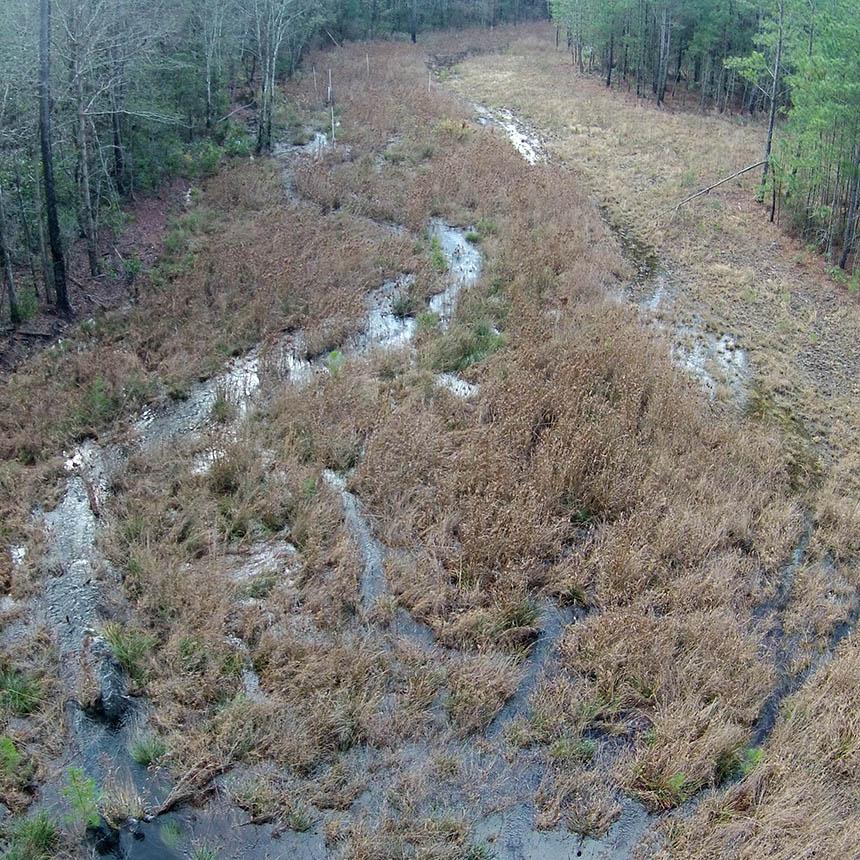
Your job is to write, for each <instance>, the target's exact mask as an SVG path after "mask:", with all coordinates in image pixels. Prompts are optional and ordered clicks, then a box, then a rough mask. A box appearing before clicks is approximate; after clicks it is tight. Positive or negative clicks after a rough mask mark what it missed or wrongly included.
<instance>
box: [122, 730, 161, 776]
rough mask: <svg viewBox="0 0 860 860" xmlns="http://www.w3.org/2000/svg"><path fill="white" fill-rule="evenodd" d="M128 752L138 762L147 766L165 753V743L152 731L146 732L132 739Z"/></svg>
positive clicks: (155, 762)
mask: <svg viewBox="0 0 860 860" xmlns="http://www.w3.org/2000/svg"><path fill="white" fill-rule="evenodd" d="M128 752H129V755H130V756H131V757H132V758H133V759H134V760H135V761H136V762H137V763H138V764H140V765H143V766H144V767H149V765H151V764H157V763H158V762H159V761H160V760H161V759H163V758H164V756H165V755H167V743H166V742H165V740H164V738H162V737H159V736H158V735H157V734H155V733H154V732H147V733H145V734H142V735H139V736H138V737H136V738H134V740H132V742H131V743H130V744H129V747H128Z"/></svg>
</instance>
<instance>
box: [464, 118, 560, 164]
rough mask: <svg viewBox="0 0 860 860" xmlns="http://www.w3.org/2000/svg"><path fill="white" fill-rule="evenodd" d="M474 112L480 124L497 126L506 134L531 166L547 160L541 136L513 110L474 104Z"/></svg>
mask: <svg viewBox="0 0 860 860" xmlns="http://www.w3.org/2000/svg"><path fill="white" fill-rule="evenodd" d="M473 107H474V110H475V113H476V114H477V116H478V122H479V123H481V125H488V126H497V127H498V128H500V129H502V131H504V133H505V134H506V135H507V136H508V140H510V142H511V145H512V146H513V147H514V149H515V150H516V151H517V152H518V153H519V154H520V155H521V156H522V157H523V158H524V159H525V160H526V161H527V162H528V163H529V164H530V165H532V166H534V165H536V164H543V163H545V162H546V161H548V160H549V159H548V156H547V152H546V146H545V144H544V141H543V138H542V137H541V136H540V135H539V134H538V133H537V132H536V131H533V130H531V129H529V128H528V127H527V126H526V125H525V124H524V123H523V122H522V120H520V119H519V118H518V117H517V116H516V115H515V114H514V113H513V112H511V111H509V110H507V108H497V109H495V110H490V108H487V107H484V106H483V105H480V104H475V105H474V106H473Z"/></svg>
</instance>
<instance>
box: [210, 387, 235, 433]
mask: <svg viewBox="0 0 860 860" xmlns="http://www.w3.org/2000/svg"><path fill="white" fill-rule="evenodd" d="M237 411H238V410H237V408H236V404H235V403H234V402H233V400H232V399H231V398H230V396H229V395H228V393H227V391H226V390H224V389H220V388H219V389H218V390H217V391H216V392H215V399H214V400H213V401H212V408H211V409H210V412H209V417H210V418H211V419H212V421H214V422H215V423H216V424H227V423H228V422H229V421H232V420H233V419H234V418H235V417H236V412H237Z"/></svg>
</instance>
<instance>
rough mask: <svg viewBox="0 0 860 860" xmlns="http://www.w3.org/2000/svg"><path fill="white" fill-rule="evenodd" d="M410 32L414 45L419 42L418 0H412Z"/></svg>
mask: <svg viewBox="0 0 860 860" xmlns="http://www.w3.org/2000/svg"><path fill="white" fill-rule="evenodd" d="M409 30H410V33H411V34H412V44H413V45H414V44H415V43H416V42H417V41H418V0H412V14H411V15H410V20H409Z"/></svg>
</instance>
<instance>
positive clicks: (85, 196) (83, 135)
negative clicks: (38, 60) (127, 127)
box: [74, 58, 99, 278]
mask: <svg viewBox="0 0 860 860" xmlns="http://www.w3.org/2000/svg"><path fill="white" fill-rule="evenodd" d="M76 59H77V58H76ZM74 74H75V109H76V113H77V123H76V126H75V137H76V138H77V141H76V143H77V145H78V172H79V176H80V183H81V211H82V214H83V220H84V235H85V236H86V240H87V259H88V260H89V264H90V274H91V275H92V276H93V277H94V278H95V277H97V276H98V274H99V252H98V237H97V235H96V221H95V217H94V216H93V198H92V189H91V187H90V148H89V145H88V143H87V116H86V113H85V107H84V80H83V72H82V70H81V69H80V68H79V67H78V65H77V63H76V64H75V72H74Z"/></svg>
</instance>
